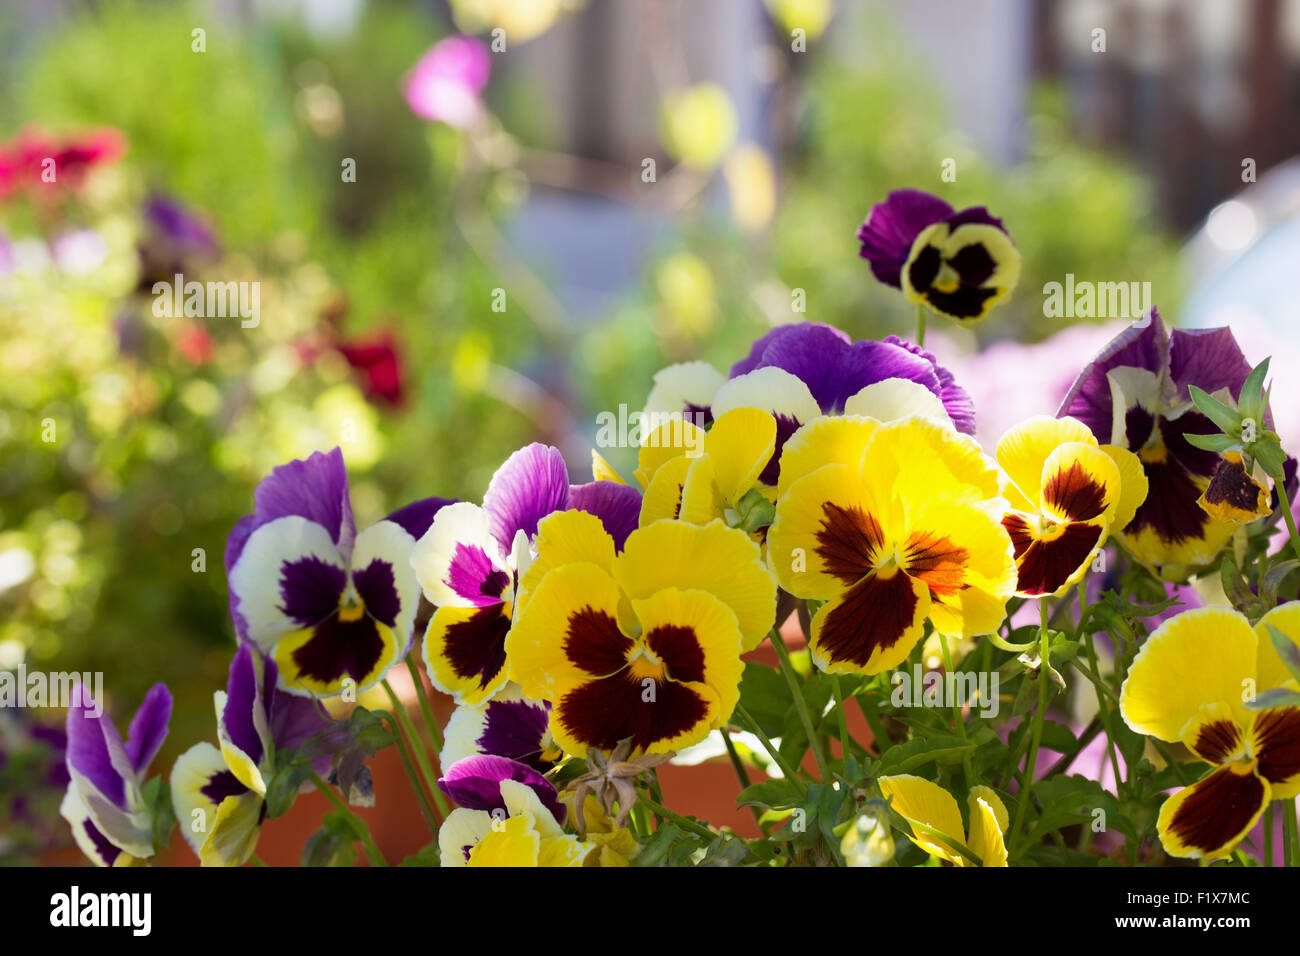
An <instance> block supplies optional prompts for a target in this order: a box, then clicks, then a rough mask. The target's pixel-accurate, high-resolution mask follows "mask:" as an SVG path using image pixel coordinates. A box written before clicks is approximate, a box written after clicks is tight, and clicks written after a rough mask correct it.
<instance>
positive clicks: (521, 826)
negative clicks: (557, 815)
mask: <svg viewBox="0 0 1300 956" xmlns="http://www.w3.org/2000/svg"><path fill="white" fill-rule="evenodd" d="M541 844H542V838H541V835H540V834H539V833H538V832H537V830H536V829H534V827H533V823H532V820H531V819H530V818H528V817H510V818H508V819H506V820H499V821H496V822H494V823H493V825H492V829H491V830H490V831H489V832H488V835H487V836H485V837H484V838H483V839H482V840H480V841H479V842H478V845H477V846H475V847H474V849H472V850H470V851H469V862H468V863H467V864H466V865H467V866H512V867H515V866H537V865H538V864H537V858H538V855H539V853H540V852H541Z"/></svg>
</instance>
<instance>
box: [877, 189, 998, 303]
mask: <svg viewBox="0 0 1300 956" xmlns="http://www.w3.org/2000/svg"><path fill="white" fill-rule="evenodd" d="M858 239H859V240H860V241H861V243H862V248H861V250H860V255H861V256H862V258H864V259H866V260H867V261H868V262H870V263H871V272H872V274H873V275H875V277H876V278H877V279H878V280H880V281H881V282H883V283H884V284H885V285H890V286H893V287H894V288H895V289H901V290H902V291H903V295H904V296H906V297H907V299H908V301H910V302H923V303H925V304H926V305H927V306H929V307H930V308H931V309H933V310H934V311H935V312H939V313H942V314H944V315H947V316H949V317H950V318H952V319H955V320H956V321H957V322H958V323H960V324H963V325H966V324H970V323H973V322H977V321H979V320H980V319H982V318H984V317H985V316H986V315H988V313H989V310H990V309H992V308H993V306H995V305H996V304H997V303H999V302H1001V301H1003V300H1004V299H1006V298H1007V297H1008V296H1010V295H1011V290H1012V289H1014V288H1015V285H1016V282H1017V281H1018V280H1019V278H1020V253H1019V252H1017V251H1016V247H1015V244H1014V243H1012V241H1011V237H1010V236H1009V235H1008V234H1007V231H1006V229H1005V228H1003V226H1002V220H1001V219H995V218H994V217H993V216H990V215H989V212H988V210H987V209H985V208H984V207H983V206H972V207H970V208H969V209H963V210H961V211H960V212H958V211H956V210H954V209H953V208H952V206H950V205H948V203H946V202H944V201H943V200H942V199H940V198H939V197H938V196H933V195H931V194H929V193H926V192H921V191H920V190H919V189H900V190H896V191H895V192H892V193H890V194H889V196H888V197H887V198H886V199H885V201H884V202H882V203H877V204H876V205H875V206H872V207H871V212H870V213H869V214H868V215H867V219H866V222H864V223H863V224H862V227H861V228H860V229H859V230H858Z"/></svg>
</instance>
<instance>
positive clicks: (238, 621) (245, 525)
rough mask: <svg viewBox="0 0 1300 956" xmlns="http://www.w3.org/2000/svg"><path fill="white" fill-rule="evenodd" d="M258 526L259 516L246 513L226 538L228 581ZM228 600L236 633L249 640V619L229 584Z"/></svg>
mask: <svg viewBox="0 0 1300 956" xmlns="http://www.w3.org/2000/svg"><path fill="white" fill-rule="evenodd" d="M256 527H257V518H256V517H254V516H253V515H244V517H242V518H240V519H239V520H238V521H236V522H235V526H234V527H233V528H232V529H231V530H230V537H229V538H227V539H226V581H227V582H229V581H230V569H231V568H233V567H234V566H235V562H236V561H238V560H239V556H240V555H241V554H243V553H244V545H246V544H247V543H248V539H249V536H250V535H252V533H253V531H254V530H255V529H256ZM226 591H227V601H228V603H229V605H230V619H231V620H232V621H234V622H235V633H236V634H238V635H239V639H240V640H245V641H246V640H248V621H247V620H245V618H244V615H242V614H240V613H239V609H238V606H239V598H238V597H237V596H236V594H235V592H234V591H233V590H231V589H230V588H229V586H227V588H226Z"/></svg>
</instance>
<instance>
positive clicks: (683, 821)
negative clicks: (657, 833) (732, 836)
mask: <svg viewBox="0 0 1300 956" xmlns="http://www.w3.org/2000/svg"><path fill="white" fill-rule="evenodd" d="M638 803H640V804H641V805H644V806H645V808H646V809H647V810H649V811H650V812H651V813H653V814H655V815H656V816H659V817H663V818H664V819H665V820H668V821H669V822H671V823H675V824H677V825H678V826H679V827H681V828H682V829H683V830H689V831H690V832H691V833H694V834H695V835H696V836H698V837H703V838H704V839H706V840H715V839H717V836H718V835H717V834H716V833H714V832H713V831H712V830H710V829H709V828H708V827H706V826H704V825H703V824H700V823H696V822H695V821H694V820H688V819H687V818H686V817H684V816H682V815H681V814H680V813H674V812H673V811H671V810H669V809H668V808H667V807H665V806H664V805H663V804H660V803H657V802H656V801H654V800H652V799H651V798H650V797H648V796H646V795H645V794H641V795H640V796H639V797H638Z"/></svg>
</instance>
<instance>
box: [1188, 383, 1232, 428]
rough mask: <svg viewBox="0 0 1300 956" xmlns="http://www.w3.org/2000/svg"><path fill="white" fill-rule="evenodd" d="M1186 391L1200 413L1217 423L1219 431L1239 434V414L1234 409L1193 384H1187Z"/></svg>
mask: <svg viewBox="0 0 1300 956" xmlns="http://www.w3.org/2000/svg"><path fill="white" fill-rule="evenodd" d="M1187 391H1188V393H1189V394H1190V395H1191V396H1192V403H1193V404H1194V405H1195V406H1196V407H1197V408H1198V409H1199V410H1200V411H1201V414H1203V415H1204V416H1205V417H1206V418H1208V419H1209V420H1210V421H1212V422H1214V424H1216V425H1218V426H1219V430H1220V431H1222V432H1224V433H1225V434H1228V435H1240V434H1241V414H1240V413H1239V412H1238V411H1237V410H1236V409H1234V408H1231V407H1229V406H1227V405H1225V404H1223V402H1221V401H1219V400H1218V399H1217V398H1211V397H1210V395H1209V394H1208V393H1207V392H1205V391H1204V390H1203V389H1200V388H1197V387H1196V386H1195V385H1189V386H1187ZM1184 437H1186V436H1184Z"/></svg>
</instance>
